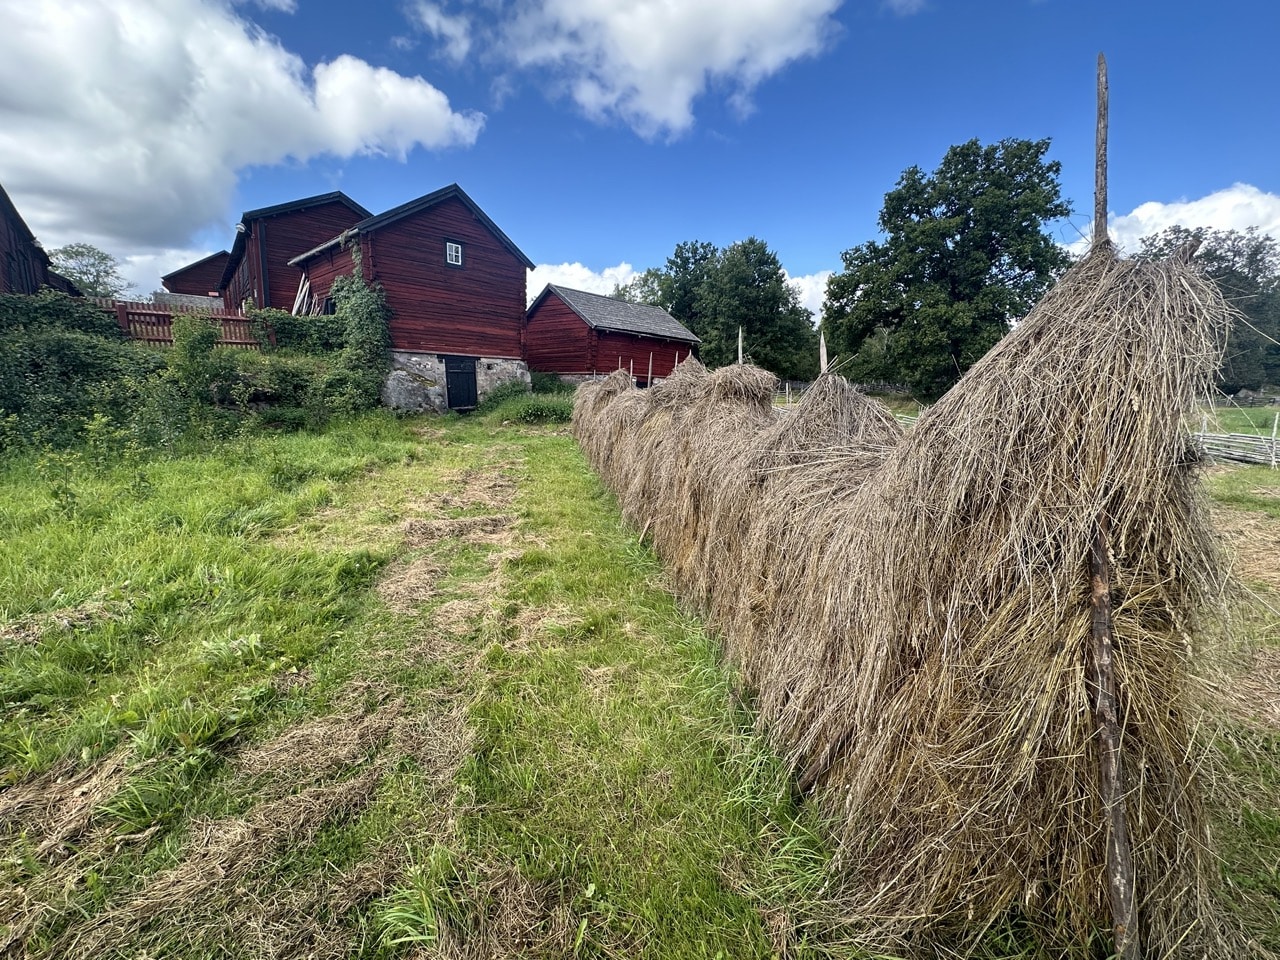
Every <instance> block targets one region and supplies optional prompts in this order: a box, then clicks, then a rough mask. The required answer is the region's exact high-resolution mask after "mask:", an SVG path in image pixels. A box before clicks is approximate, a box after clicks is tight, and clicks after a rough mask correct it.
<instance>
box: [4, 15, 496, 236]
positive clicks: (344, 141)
mask: <svg viewBox="0 0 1280 960" xmlns="http://www.w3.org/2000/svg"><path fill="white" fill-rule="evenodd" d="M266 5H267V6H271V7H274V8H276V9H287V8H288V7H289V6H290V4H289V3H286V2H283V0H266ZM0 90H3V91H4V95H3V96H0V181H2V182H3V183H4V185H5V187H6V188H7V189H8V191H9V193H10V195H11V196H12V197H13V198H14V202H15V203H17V204H18V207H19V209H20V210H21V211H22V213H23V217H24V218H25V219H26V220H27V222H28V223H29V224H30V225H31V227H32V229H33V230H35V231H36V232H37V233H38V234H39V235H40V236H41V237H42V239H43V240H44V241H45V242H46V244H48V245H50V246H55V245H59V244H62V243H65V242H67V241H70V240H88V241H89V242H93V243H97V244H98V245H100V246H103V247H105V248H107V249H109V250H111V251H112V252H115V253H117V255H120V256H123V257H129V256H132V255H135V254H159V253H162V252H163V251H166V250H175V249H178V248H180V247H183V246H185V245H186V244H187V241H188V239H189V238H190V237H191V236H192V235H193V234H194V233H195V232H196V231H197V230H198V229H199V228H201V227H203V226H206V225H209V224H212V223H216V222H217V221H218V220H219V219H220V218H222V217H223V216H224V214H225V210H226V206H227V203H228V200H229V198H230V196H231V194H232V191H233V189H234V187H235V183H236V177H237V174H238V172H239V171H240V170H243V169H245V168H247V167H251V166H254V165H261V164H276V163H280V162H282V161H285V160H289V159H292V160H296V161H303V162H305V161H306V160H309V159H311V158H313V157H317V156H321V155H331V156H337V157H351V156H354V155H357V154H375V155H388V156H393V157H404V156H405V155H406V154H407V153H409V152H410V151H411V150H413V149H414V148H415V147H418V146H421V147H425V148H428V149H436V148H443V147H450V146H457V145H469V144H471V143H473V142H474V141H475V139H476V137H477V136H478V135H479V133H480V130H481V128H482V126H483V123H484V117H483V116H482V115H480V114H477V113H470V112H458V111H455V110H453V109H452V108H451V106H450V104H449V100H448V98H447V97H446V96H445V94H444V93H442V92H441V91H440V90H438V89H436V88H435V87H433V86H432V85H431V84H429V83H427V82H426V81H425V80H423V79H422V78H421V77H416V76H415V77H408V76H403V75H400V74H397V73H394V72H392V71H390V70H387V69H383V68H378V67H374V66H371V65H370V64H368V63H366V62H364V61H363V60H359V59H357V58H355V57H352V56H347V55H343V56H339V57H337V58H336V59H334V60H332V61H329V62H324V63H319V64H317V65H315V66H314V68H309V67H308V66H307V64H305V63H304V62H303V61H302V60H301V59H300V58H299V57H298V56H296V55H295V54H293V53H291V52H290V51H288V50H286V49H285V48H284V47H283V46H282V45H281V44H280V42H279V41H278V40H276V39H275V38H274V37H271V36H269V35H267V34H266V33H264V32H263V31H262V30H260V29H259V28H257V27H256V26H254V25H253V24H252V23H250V22H248V21H247V20H245V19H243V18H242V17H240V16H239V15H238V14H237V13H236V11H235V9H233V8H232V7H230V6H228V5H226V4H225V3H222V2H219V0H29V2H25V3H21V4H10V5H8V7H7V8H6V12H5V29H4V31H3V32H0Z"/></svg>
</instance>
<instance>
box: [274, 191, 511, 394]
mask: <svg viewBox="0 0 1280 960" xmlns="http://www.w3.org/2000/svg"><path fill="white" fill-rule="evenodd" d="M334 234H336V235H333V234H331V235H330V236H329V237H327V238H326V242H324V243H321V244H320V245H319V246H315V247H314V248H313V249H310V250H308V251H307V252H306V253H303V254H301V255H300V256H296V257H295V258H294V259H293V260H291V261H289V262H290V265H291V266H293V267H296V268H300V269H301V271H302V273H303V275H304V280H303V284H302V285H301V286H299V287H297V289H296V290H295V291H291V292H290V303H291V304H292V305H293V306H294V313H297V314H317V313H323V312H326V311H327V310H328V309H331V301H330V299H329V288H330V287H331V286H332V284H333V281H334V279H335V278H336V277H338V276H340V275H342V274H350V273H351V272H352V271H353V269H354V264H355V258H354V257H353V249H352V248H353V247H355V246H356V245H358V248H359V262H360V265H361V269H362V271H363V275H364V278H365V279H366V280H368V281H369V282H371V283H380V284H382V287H383V289H384V290H385V291H386V296H387V306H388V307H390V308H391V314H392V315H391V324H390V326H391V346H392V351H393V356H394V358H395V359H394V362H395V364H396V366H397V369H399V370H400V371H401V373H403V374H405V375H407V376H410V377H414V378H416V379H417V380H418V381H419V382H420V384H421V385H422V387H423V388H424V389H425V390H426V392H427V393H428V394H430V400H429V401H423V402H424V404H426V403H429V404H430V405H432V406H436V407H440V406H444V405H447V406H448V407H450V408H453V409H467V408H469V407H473V406H475V405H476V403H477V402H478V399H481V398H483V395H484V393H485V392H486V391H487V389H488V388H490V387H492V386H493V385H496V383H498V382H501V381H503V380H511V379H526V378H527V377H528V371H527V368H526V367H525V365H524V362H523V360H524V344H523V332H524V309H525V299H526V298H525V285H526V281H527V276H528V274H527V271H528V270H530V269H532V268H533V262H532V261H531V260H530V259H529V258H528V257H526V256H525V255H524V254H523V253H522V252H521V251H520V248H519V247H517V246H516V245H515V244H514V243H513V242H512V241H511V238H509V237H508V236H507V235H506V234H505V233H503V232H502V231H501V230H500V229H498V226H497V224H495V223H494V222H493V221H492V220H490V219H489V217H488V216H487V215H486V214H485V212H484V211H483V210H481V209H480V207H479V206H477V205H476V203H475V201H474V200H472V199H471V198H470V197H469V196H467V194H466V193H465V192H464V191H463V190H462V188H461V187H459V186H458V185H457V184H456V183H455V184H450V185H449V186H447V187H444V188H443V189H441V190H437V191H435V192H434V193H429V194H427V195H426V196H422V197H419V198H418V199H416V200H411V201H409V202H408V203H405V204H402V205H401V206H399V207H396V208H394V209H392V210H388V211H387V212H386V213H381V214H379V215H378V216H376V217H369V218H367V219H364V220H361V221H360V222H359V223H356V224H354V225H352V226H351V227H350V228H349V229H346V230H343V231H342V232H340V233H339V232H338V231H334ZM295 294H296V297H295ZM440 384H447V386H446V387H445V388H442V389H440V391H439V395H438V396H437V394H436V393H434V392H432V388H435V387H437V386H439V385H440Z"/></svg>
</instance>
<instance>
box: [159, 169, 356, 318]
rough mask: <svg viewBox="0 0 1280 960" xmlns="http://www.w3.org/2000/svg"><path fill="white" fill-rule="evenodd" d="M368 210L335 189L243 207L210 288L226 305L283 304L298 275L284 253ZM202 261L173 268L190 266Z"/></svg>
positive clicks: (304, 246)
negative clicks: (296, 198)
mask: <svg viewBox="0 0 1280 960" xmlns="http://www.w3.org/2000/svg"><path fill="white" fill-rule="evenodd" d="M369 215H370V214H369V211H368V210H366V209H365V208H364V207H362V206H360V204H358V203H356V202H355V201H354V200H352V199H351V198H350V197H348V196H347V195H346V194H345V193H342V192H341V191H334V192H333V193H325V194H321V195H320V196H317V197H307V198H305V199H303V200H294V201H292V202H291V203H280V204H276V205H275V206H273V207H262V208H260V209H258V210H247V211H245V214H244V216H243V217H241V218H240V222H239V223H238V224H236V239H235V243H234V244H232V246H231V252H230V253H229V254H228V255H227V260H226V263H225V264H223V268H222V276H221V277H220V278H219V280H218V283H217V286H216V287H214V288H213V289H216V290H217V291H219V292H220V293H221V294H222V300H223V303H224V304H225V306H226V308H227V309H228V310H238V309H240V308H241V306H243V305H244V304H245V303H246V302H249V303H251V304H252V305H254V306H258V307H275V308H276V309H278V310H288V309H290V308H291V307H292V306H293V298H294V295H295V294H296V293H297V290H298V281H299V280H300V279H301V278H302V273H301V271H300V270H298V268H297V267H293V266H290V265H289V260H290V258H292V257H296V256H297V255H298V254H299V253H301V252H302V251H303V250H309V249H311V248H312V247H314V246H315V245H316V244H317V243H322V242H323V241H325V240H327V239H329V238H330V237H332V236H334V235H335V234H337V233H340V232H341V231H343V230H346V229H347V228H348V227H350V226H352V225H353V224H356V223H359V222H360V221H361V220H364V219H367V218H368V217H369ZM215 256H216V254H215ZM206 259H208V258H206ZM203 262H204V261H197V262H196V263H193V264H191V265H190V266H187V267H183V268H182V269H181V270H178V271H176V272H177V273H178V274H186V273H187V272H188V271H196V268H197V267H199V266H200V264H201V263H203ZM197 272H198V271H197ZM175 292H177V291H175Z"/></svg>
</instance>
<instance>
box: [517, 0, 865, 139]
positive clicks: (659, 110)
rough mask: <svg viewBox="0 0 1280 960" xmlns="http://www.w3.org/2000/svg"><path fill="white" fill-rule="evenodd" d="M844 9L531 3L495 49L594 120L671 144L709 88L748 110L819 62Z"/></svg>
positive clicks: (562, 0)
mask: <svg viewBox="0 0 1280 960" xmlns="http://www.w3.org/2000/svg"><path fill="white" fill-rule="evenodd" d="M841 2H842V0H744V2H741V3H721V2H718V0H688V2H684V3H671V2H670V0H635V2H632V3H627V4H620V3H617V2H615V0H532V2H527V3H521V4H519V5H518V6H517V7H515V11H516V12H515V14H514V16H512V17H511V18H510V19H508V20H507V21H506V22H505V23H503V24H502V25H501V26H500V27H499V28H498V33H499V38H498V41H497V45H498V50H499V53H500V54H501V55H502V56H504V57H505V58H507V59H509V60H510V61H512V62H514V63H515V64H516V65H518V66H520V67H524V68H533V69H543V70H547V71H549V72H550V74H551V75H552V76H553V77H554V78H555V82H556V83H557V84H558V89H559V90H560V91H561V92H563V93H564V94H566V95H568V96H569V97H571V98H572V99H573V101H574V102H575V103H577V104H578V106H579V107H580V108H581V109H582V110H583V111H584V112H585V113H586V114H587V115H588V116H589V117H592V118H593V119H598V120H608V119H619V120H622V121H623V122H625V123H627V124H629V125H630V126H631V127H633V128H634V129H635V130H636V131H637V132H639V133H640V134H642V135H643V136H647V137H653V136H661V135H668V136H673V135H677V134H680V133H682V132H684V131H686V130H688V129H689V128H690V127H691V126H692V125H693V103H694V101H695V100H696V99H697V98H698V97H699V96H701V95H703V94H704V93H706V92H707V91H708V90H709V89H711V88H712V87H716V88H721V87H723V88H726V89H727V90H728V92H729V99H730V102H731V103H733V104H734V105H735V106H737V107H738V108H739V109H743V110H746V109H748V108H749V105H750V97H751V93H752V91H753V90H754V89H755V88H756V87H757V86H758V85H759V84H760V83H761V82H762V81H763V80H765V79H767V78H768V77H770V76H772V75H774V74H775V73H777V72H779V71H780V70H782V69H783V68H784V67H785V66H787V64H789V63H791V62H793V61H795V60H798V59H800V58H802V57H807V56H813V55H815V54H817V53H819V52H821V51H822V50H823V49H824V47H825V46H826V45H827V44H828V42H829V41H830V39H831V37H832V36H833V34H834V32H835V30H836V29H837V28H836V24H835V21H834V19H833V18H832V14H834V12H835V10H836V9H837V8H838V7H839V6H840V4H841Z"/></svg>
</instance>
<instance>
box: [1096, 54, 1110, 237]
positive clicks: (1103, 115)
mask: <svg viewBox="0 0 1280 960" xmlns="http://www.w3.org/2000/svg"><path fill="white" fill-rule="evenodd" d="M1109 93H1110V92H1109V90H1108V89H1107V58H1106V57H1105V56H1104V55H1103V54H1101V53H1100V54H1098V141H1097V149H1096V151H1095V153H1094V157H1095V160H1094V170H1093V243H1094V246H1097V245H1098V244H1102V243H1107V242H1108V241H1109V239H1110V238H1109V237H1108V236H1107V101H1108V97H1109Z"/></svg>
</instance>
